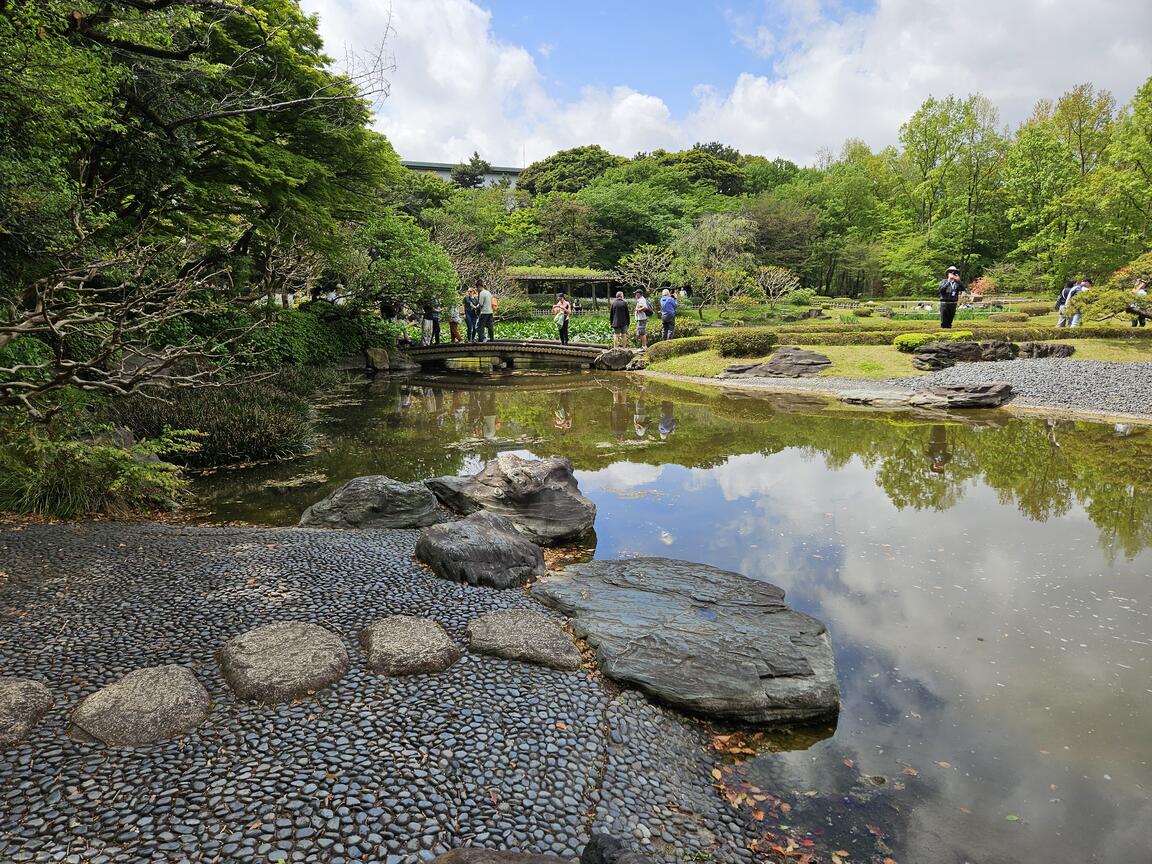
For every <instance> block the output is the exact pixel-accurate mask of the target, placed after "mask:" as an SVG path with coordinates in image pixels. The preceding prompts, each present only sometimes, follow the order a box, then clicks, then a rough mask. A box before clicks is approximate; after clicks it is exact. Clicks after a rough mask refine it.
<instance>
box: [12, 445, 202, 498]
mask: <svg viewBox="0 0 1152 864" xmlns="http://www.w3.org/2000/svg"><path fill="white" fill-rule="evenodd" d="M13 431H15V430H4V434H3V435H0V440H2V441H3V443H2V444H0V510H5V511H8V512H12V513H21V514H31V515H37V516H50V517H53V518H58V519H69V518H73V517H76V516H91V515H97V514H102V513H103V514H121V513H126V512H129V511H132V510H140V509H149V510H152V509H171V508H173V507H175V506H176V505H177V504H178V502H179V501H180V499H181V498H182V497H183V496H184V494H185V492H186V484H185V481H184V480H183V479H182V478H181V476H180V473H179V469H177V468H176V466H175V465H171V464H169V463H167V462H161V461H159V459H158V458H157V457H159V456H162V455H165V454H169V453H177V452H189V451H190V450H193V449H194V448H195V445H194V444H192V443H190V436H188V435H187V434H185V433H175V432H167V431H165V432H164V433H162V434H161V435H159V436H158V437H156V438H155V439H153V440H150V441H143V442H140V443H137V444H131V445H128V446H123V445H122V444H121V443H119V442H115V441H113V440H111V439H109V440H101V439H100V438H99V437H98V438H97V439H96V440H91V441H79V440H61V439H57V438H50V437H47V436H46V435H45V434H44V432H43V430H41V429H39V428H35V427H31V426H28V427H25V428H22V429H20V430H19V434H9V433H10V432H13Z"/></svg>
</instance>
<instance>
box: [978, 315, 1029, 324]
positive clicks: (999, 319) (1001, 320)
mask: <svg viewBox="0 0 1152 864" xmlns="http://www.w3.org/2000/svg"><path fill="white" fill-rule="evenodd" d="M988 320H989V321H995V322H996V323H997V324H1008V323H1010V322H1013V321H1027V320H1028V313H1026V312H996V313H994V314H992V315H989V316H988Z"/></svg>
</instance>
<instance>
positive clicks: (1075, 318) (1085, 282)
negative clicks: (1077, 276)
mask: <svg viewBox="0 0 1152 864" xmlns="http://www.w3.org/2000/svg"><path fill="white" fill-rule="evenodd" d="M1091 288H1092V280H1091V279H1089V278H1087V277H1085V278H1083V279H1081V280H1080V284H1079V285H1077V286H1076V287H1075V288H1073V289H1072V290H1071V291H1069V292H1068V303H1067V304H1066V306H1067V307H1068V308H1069V310H1070V311H1071V313H1072V321H1071V322H1070V323H1069V324H1068V326H1069V327H1079V326H1080V317H1081V314H1080V311H1079V310H1078V309H1075V308H1072V307H1073V305H1074V304H1073V303H1072V300H1073V298H1074V297H1076V296H1077V295H1078V294H1083V293H1084V292H1085V291H1088V290H1090V289H1091Z"/></svg>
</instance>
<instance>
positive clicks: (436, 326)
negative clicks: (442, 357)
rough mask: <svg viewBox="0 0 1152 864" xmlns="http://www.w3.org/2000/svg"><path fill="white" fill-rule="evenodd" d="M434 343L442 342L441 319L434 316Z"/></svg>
mask: <svg viewBox="0 0 1152 864" xmlns="http://www.w3.org/2000/svg"><path fill="white" fill-rule="evenodd" d="M432 344H433V345H439V344H440V319H439V318H433V319H432Z"/></svg>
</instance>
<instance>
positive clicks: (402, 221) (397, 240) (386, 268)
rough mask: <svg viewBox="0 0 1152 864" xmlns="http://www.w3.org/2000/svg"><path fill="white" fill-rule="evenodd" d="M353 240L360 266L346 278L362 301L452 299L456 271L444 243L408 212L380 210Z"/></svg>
mask: <svg viewBox="0 0 1152 864" xmlns="http://www.w3.org/2000/svg"><path fill="white" fill-rule="evenodd" d="M356 240H357V243H358V245H359V246H360V248H361V249H362V250H363V253H364V256H365V262H364V266H363V267H362V269H361V271H360V272H359V273H358V274H357V275H356V278H355V280H354V282H353V284H352V286H351V287H352V289H353V296H354V297H355V298H356V300H357V301H358V302H360V303H362V304H364V305H381V304H384V305H387V306H393V307H394V306H396V305H398V304H401V303H407V304H410V305H415V306H420V305H423V304H425V303H439V304H441V305H446V304H448V303H450V302H453V298H454V290H455V288H456V285H457V283H458V277H457V274H456V272H455V270H453V268H452V261H451V259H449V257H448V253H447V252H445V251H444V249H443V248H442V247H441V246H439V245H437V244H436V243H434V242H433V241H432V238H431V237H429V236H428V232H427V231H425V230H424V229H423V228H421V227H420V226H419V225H417V224H416V222H415V221H414V220H413V219H412V218H411V217H409V216H399V215H383V216H381V217H379V218H376V219H374V220H372V221H371V222H369V223H367V224H366V225H364V227H363V228H361V229H360V231H359V232H358V233H357V237H356Z"/></svg>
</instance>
